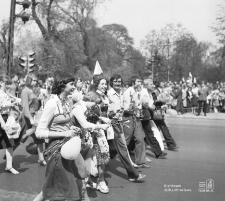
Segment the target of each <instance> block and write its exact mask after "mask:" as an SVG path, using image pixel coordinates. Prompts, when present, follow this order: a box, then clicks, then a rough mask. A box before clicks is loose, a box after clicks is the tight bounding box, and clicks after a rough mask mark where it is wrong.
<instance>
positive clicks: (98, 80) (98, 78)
mask: <svg viewBox="0 0 225 201" xmlns="http://www.w3.org/2000/svg"><path fill="white" fill-rule="evenodd" d="M91 89H92V90H93V91H97V90H98V91H100V92H101V93H106V91H107V89H108V82H107V80H106V78H104V77H103V76H102V75H94V76H93V85H92V87H91Z"/></svg>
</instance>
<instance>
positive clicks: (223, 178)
mask: <svg viewBox="0 0 225 201" xmlns="http://www.w3.org/2000/svg"><path fill="white" fill-rule="evenodd" d="M167 121H168V122H169V125H170V130H171V133H172V135H173V137H174V138H175V140H176V142H177V144H178V145H179V147H180V149H179V151H173V152H172V151H167V150H166V151H167V152H168V157H167V159H155V158H154V157H153V155H152V154H151V152H150V151H149V150H148V156H149V157H150V158H151V159H152V163H151V168H150V169H140V172H142V173H144V174H146V175H147V177H146V179H145V181H143V182H140V183H131V182H129V181H128V180H127V175H126V172H125V170H124V168H123V165H122V164H121V163H120V162H119V160H118V159H117V158H116V159H114V160H112V161H111V162H110V164H109V165H108V168H107V174H106V180H107V182H108V184H109V189H110V193H109V194H108V195H103V194H101V193H99V192H95V191H93V190H90V191H88V193H89V196H90V198H91V201H96V200H98V201H105V200H107V201H148V200H150V201H162V200H167V201H170V200H171V201H172V200H173V201H201V200H204V201H211V200H214V201H222V200H224V197H225V191H224V182H225V160H224V159H225V146H224V144H225V132H224V129H225V120H222V118H221V120H213V119H210V118H208V119H196V118H180V117H179V118H167ZM2 157H3V151H0V201H31V200H32V199H33V198H34V197H35V195H36V194H37V193H38V192H39V191H40V190H41V187H42V183H43V181H44V173H45V168H43V167H40V166H39V165H38V164H37V163H36V161H37V157H36V156H30V155H28V154H27V153H26V152H25V151H24V147H23V146H21V147H20V148H19V149H18V150H16V152H15V160H14V166H15V168H16V169H18V171H20V173H21V174H20V175H18V176H13V175H10V174H8V173H6V172H5V171H4V167H5V162H4V160H3V159H2ZM207 179H212V180H213V181H214V190H213V191H214V192H198V188H199V182H206V180H207ZM170 190H171V191H170ZM172 190H174V191H172Z"/></svg>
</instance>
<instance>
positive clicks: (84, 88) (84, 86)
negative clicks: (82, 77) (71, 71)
mask: <svg viewBox="0 0 225 201" xmlns="http://www.w3.org/2000/svg"><path fill="white" fill-rule="evenodd" d="M86 89H87V87H86V85H85V84H84V85H83V86H82V88H81V90H82V92H85V91H86Z"/></svg>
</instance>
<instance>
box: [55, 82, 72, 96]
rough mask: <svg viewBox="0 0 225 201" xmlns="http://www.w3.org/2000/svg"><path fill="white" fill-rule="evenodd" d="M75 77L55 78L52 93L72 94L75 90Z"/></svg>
mask: <svg viewBox="0 0 225 201" xmlns="http://www.w3.org/2000/svg"><path fill="white" fill-rule="evenodd" d="M74 89H75V87H74V78H67V79H62V80H55V82H54V84H53V86H52V94H56V95H61V94H64V95H65V96H68V95H71V94H72V92H73V91H74Z"/></svg>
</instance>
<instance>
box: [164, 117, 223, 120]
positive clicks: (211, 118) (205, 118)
mask: <svg viewBox="0 0 225 201" xmlns="http://www.w3.org/2000/svg"><path fill="white" fill-rule="evenodd" d="M166 117H167V118H169V119H204V120H219V121H222V120H224V121H225V119H221V118H213V117H203V116H202V117H185V116H179V117H170V116H166Z"/></svg>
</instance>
